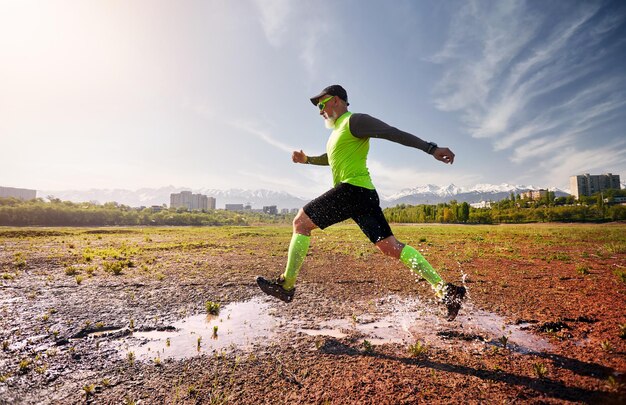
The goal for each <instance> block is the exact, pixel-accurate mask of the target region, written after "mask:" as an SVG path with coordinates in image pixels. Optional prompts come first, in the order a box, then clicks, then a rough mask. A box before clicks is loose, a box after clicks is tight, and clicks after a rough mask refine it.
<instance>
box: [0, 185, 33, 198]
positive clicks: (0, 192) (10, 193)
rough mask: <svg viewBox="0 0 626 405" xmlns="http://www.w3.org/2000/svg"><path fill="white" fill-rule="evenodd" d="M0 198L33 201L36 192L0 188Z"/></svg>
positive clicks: (23, 189)
mask: <svg viewBox="0 0 626 405" xmlns="http://www.w3.org/2000/svg"><path fill="white" fill-rule="evenodd" d="M0 198H19V199H20V200H34V199H35V198H37V190H30V189H27V188H13V187H0Z"/></svg>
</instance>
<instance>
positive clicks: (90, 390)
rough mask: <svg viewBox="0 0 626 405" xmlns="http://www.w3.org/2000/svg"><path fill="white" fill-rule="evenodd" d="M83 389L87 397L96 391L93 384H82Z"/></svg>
mask: <svg viewBox="0 0 626 405" xmlns="http://www.w3.org/2000/svg"><path fill="white" fill-rule="evenodd" d="M83 391H85V395H87V396H88V397H89V396H91V395H93V394H94V392H95V391H96V386H95V384H89V385H83Z"/></svg>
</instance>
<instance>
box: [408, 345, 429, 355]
mask: <svg viewBox="0 0 626 405" xmlns="http://www.w3.org/2000/svg"><path fill="white" fill-rule="evenodd" d="M426 352H428V346H426V344H424V343H422V342H421V341H417V342H415V343H414V344H412V345H409V354H410V355H411V357H421V356H423V355H425V354H426Z"/></svg>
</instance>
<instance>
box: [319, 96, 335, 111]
mask: <svg viewBox="0 0 626 405" xmlns="http://www.w3.org/2000/svg"><path fill="white" fill-rule="evenodd" d="M333 97H335V96H330V97H328V98H325V99H324V100H322V101H320V102H319V103H317V107H318V108H319V109H320V111H323V110H324V108H326V103H328V102H329V101H330V99H331V98H333Z"/></svg>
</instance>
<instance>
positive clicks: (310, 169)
mask: <svg viewBox="0 0 626 405" xmlns="http://www.w3.org/2000/svg"><path fill="white" fill-rule="evenodd" d="M0 57H1V58H2V63H0V185H2V186H10V187H25V188H34V189H39V190H66V189H89V188H126V189H131V190H134V189H138V188H142V187H160V186H167V185H174V186H179V187H189V188H191V189H200V188H221V189H227V188H250V189H257V188H266V189H272V190H277V191H279V190H280V191H287V192H289V193H292V194H294V195H297V196H301V197H307V198H311V197H314V196H316V195H317V194H319V193H321V192H323V191H325V190H327V189H328V188H329V187H330V186H331V176H330V171H329V169H328V168H324V167H314V166H308V165H295V164H293V163H292V162H291V159H290V158H291V151H292V150H294V149H303V150H304V151H305V152H306V153H307V154H309V155H319V154H321V153H323V152H324V148H325V144H326V139H327V137H328V135H329V132H328V130H326V129H325V128H324V123H323V120H322V119H321V118H320V117H319V115H318V114H317V111H316V109H315V107H313V106H312V105H311V104H310V102H309V100H308V98H309V97H310V96H312V95H314V94H316V93H317V92H318V91H319V90H321V89H322V88H324V87H325V86H327V85H329V84H334V83H339V84H342V85H343V86H344V87H345V88H346V90H347V91H348V95H349V99H350V109H351V111H353V112H365V113H368V114H370V115H373V116H375V117H377V118H379V119H382V120H383V121H385V122H387V123H389V124H390V125H393V126H396V127H398V128H400V129H403V130H405V131H407V132H410V133H413V134H415V135H417V136H419V137H421V138H423V139H425V140H428V141H435V142H437V143H438V144H439V145H445V146H449V147H450V148H451V149H452V150H453V151H454V152H455V153H456V161H455V163H454V165H452V166H450V165H444V164H442V163H440V162H437V161H435V160H434V159H432V157H430V156H428V155H426V154H424V153H423V152H421V151H418V150H415V149H410V148H406V147H403V146H401V145H397V144H393V143H391V142H388V141H384V140H372V142H371V149H370V159H369V166H370V171H371V172H372V177H373V180H374V183H375V184H376V186H377V188H378V189H379V191H380V192H381V193H382V194H385V195H389V194H393V193H396V192H398V191H400V190H402V189H404V188H409V187H417V186H420V185H425V184H437V185H441V186H445V185H449V184H451V183H453V184H455V185H457V186H461V187H471V186H473V185H476V184H481V183H489V184H500V183H510V184H525V185H533V186H536V187H559V188H562V189H566V188H568V184H569V176H571V175H575V174H582V173H592V174H600V173H605V172H612V173H614V174H620V175H621V176H622V181H624V177H625V176H626V136H625V132H626V73H625V72H626V69H625V68H624V66H626V3H625V2H623V1H552V2H543V1H529V2H524V1H506V0H502V1H497V2H496V1H426V0H422V1H403V0H394V1H393V2H390V1H363V0H361V1H357V0H351V1H326V0H319V1H315V2H313V1H288V0H256V1H252V0H249V1H245V0H242V1H227V0H207V1H176V2H173V1H154V0H150V1H147V0H146V1H133V2H128V1H112V0H107V1H104V0H102V1H90V2H84V1H55V0H50V1H43V0H42V1H28V0H0Z"/></svg>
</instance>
